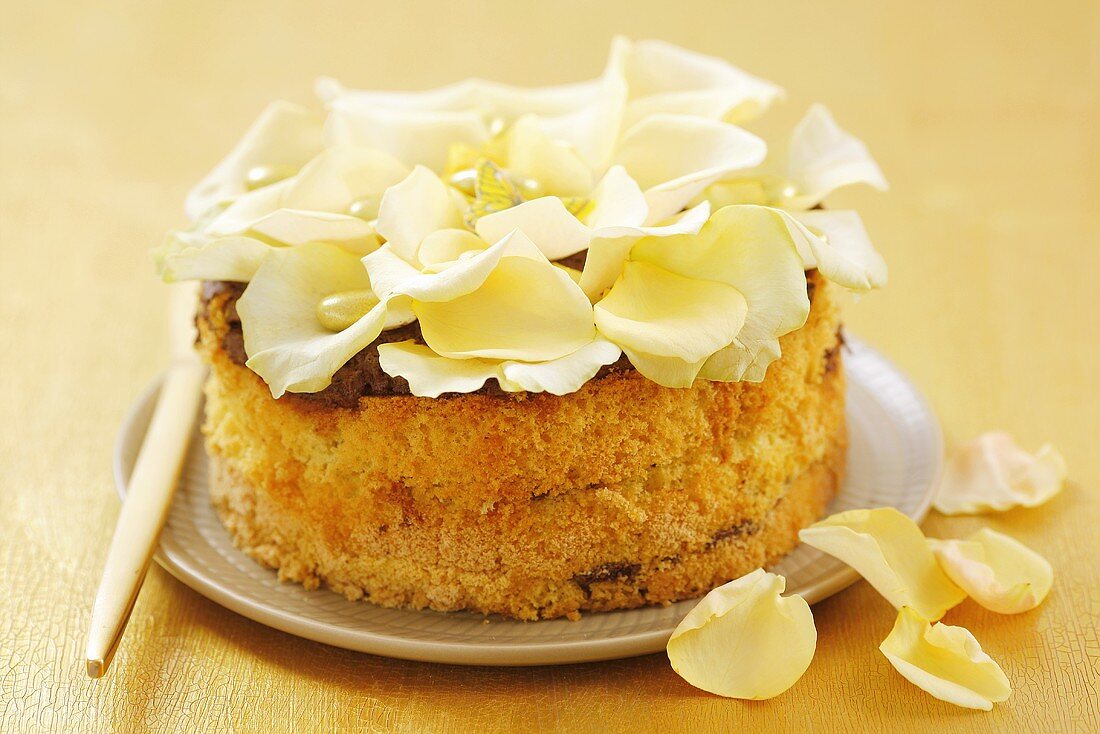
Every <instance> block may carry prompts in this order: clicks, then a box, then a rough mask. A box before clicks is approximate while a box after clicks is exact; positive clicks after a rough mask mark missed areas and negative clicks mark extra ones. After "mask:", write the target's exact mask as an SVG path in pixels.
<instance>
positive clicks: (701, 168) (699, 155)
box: [614, 114, 767, 224]
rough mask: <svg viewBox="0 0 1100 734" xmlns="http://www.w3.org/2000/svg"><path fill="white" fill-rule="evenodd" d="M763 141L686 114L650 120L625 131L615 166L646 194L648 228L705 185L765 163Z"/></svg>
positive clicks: (740, 131)
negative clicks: (619, 167) (622, 169)
mask: <svg viewBox="0 0 1100 734" xmlns="http://www.w3.org/2000/svg"><path fill="white" fill-rule="evenodd" d="M766 152H767V146H766V145H765V143H764V141H763V140H761V139H760V138H758V137H756V136H755V135H753V134H752V133H750V132H747V131H746V130H742V129H741V128H739V127H736V126H735V125H730V124H727V123H723V122H717V121H714V120H708V119H706V118H702V117H691V116H689V115H667V114H661V115H653V116H650V117H646V118H645V119H643V120H641V121H640V122H639V123H637V124H636V125H634V126H633V127H632V128H630V129H629V130H627V132H626V133H625V134H624V135H623V138H622V140H621V141H620V143H619V149H618V150H617V151H616V153H615V161H614V162H615V163H617V164H619V165H622V166H623V167H624V168H625V169H626V171H627V173H629V174H630V175H631V177H633V178H634V180H635V181H637V182H638V185H639V186H641V187H642V189H643V190H644V191H645V196H646V201H647V202H648V204H649V217H648V221H647V222H646V223H647V224H654V223H656V222H660V221H661V220H664V219H667V218H668V217H671V216H672V215H674V214H677V213H678V212H680V211H681V210H682V209H683V208H684V207H685V206H686V205H687V204H688V202H690V201H691V200H692V199H694V198H695V197H696V196H697V195H698V194H700V193H701V192H702V191H703V190H704V189H705V188H706V187H707V186H709V185H710V184H712V183H714V182H715V181H717V180H718V179H719V178H721V177H722V176H724V175H726V174H728V173H730V172H732V171H736V170H740V169H744V168H751V167H753V166H756V165H758V164H759V163H760V162H761V161H763V160H764V156H765V154H766Z"/></svg>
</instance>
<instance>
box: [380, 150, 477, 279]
mask: <svg viewBox="0 0 1100 734" xmlns="http://www.w3.org/2000/svg"><path fill="white" fill-rule="evenodd" d="M375 226H376V228H377V229H378V234H380V235H382V236H383V237H385V238H386V241H387V243H388V244H389V245H390V247H391V248H392V249H393V251H394V252H396V253H397V254H398V255H400V256H401V257H402V258H404V259H405V260H407V261H408V262H410V263H412V264H414V265H419V261H418V260H417V250H419V248H420V243H421V242H422V241H423V240H424V238H425V237H427V236H428V235H429V234H431V233H432V232H435V231H436V230H440V229H462V212H461V211H460V209H459V208H458V206H457V205H456V204H455V200H454V198H453V197H452V195H451V192H450V190H449V189H448V188H447V184H445V183H443V180H442V179H440V178H439V176H437V175H436V174H435V173H433V172H432V171H431V170H429V169H427V168H425V167H424V166H417V167H416V168H414V169H413V172H412V173H410V174H409V175H408V177H407V178H405V179H404V180H402V181H401V182H400V183H398V184H396V185H394V186H391V187H389V188H388V189H386V192H385V193H384V194H383V195H382V202H381V204H380V206H379V209H378V224H377V225H375Z"/></svg>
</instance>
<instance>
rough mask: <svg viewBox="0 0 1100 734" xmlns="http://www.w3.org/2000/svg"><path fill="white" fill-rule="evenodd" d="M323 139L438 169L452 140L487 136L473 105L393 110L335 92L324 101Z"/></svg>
mask: <svg viewBox="0 0 1100 734" xmlns="http://www.w3.org/2000/svg"><path fill="white" fill-rule="evenodd" d="M329 109H330V112H329V117H328V120H327V121H326V123H325V140H326V142H327V143H328V144H329V145H357V146H362V147H365V148H376V149H378V150H381V151H384V152H386V153H389V154H390V155H392V156H393V157H394V158H397V159H398V160H400V161H402V162H404V163H405V164H406V165H409V166H413V165H423V166H427V167H428V168H430V169H431V170H433V171H442V170H443V169H444V168H445V167H446V165H447V156H448V153H449V151H450V149H451V146H452V145H455V144H457V143H464V144H466V145H469V146H471V147H473V148H480V147H481V146H482V145H483V144H484V143H485V142H486V141H487V140H488V139H489V130H488V127H487V126H486V124H485V121H484V120H483V118H482V115H481V114H480V113H479V112H477V111H474V110H440V111H425V110H398V109H385V108H381V107H367V106H363V105H355V104H352V103H350V102H349V101H348V100H347V99H346V98H336V99H334V100H332V101H331V102H330V103H329Z"/></svg>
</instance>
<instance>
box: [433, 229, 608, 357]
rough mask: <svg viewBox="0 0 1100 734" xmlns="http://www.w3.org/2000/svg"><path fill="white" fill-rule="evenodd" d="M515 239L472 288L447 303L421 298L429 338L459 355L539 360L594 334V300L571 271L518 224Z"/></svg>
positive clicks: (567, 351)
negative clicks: (556, 264) (524, 246)
mask: <svg viewBox="0 0 1100 734" xmlns="http://www.w3.org/2000/svg"><path fill="white" fill-rule="evenodd" d="M511 239H512V240H513V241H515V243H517V244H518V243H519V241H520V240H521V239H522V240H525V241H526V243H528V244H529V245H530V247H531V251H530V252H523V250H522V248H521V247H511V248H509V249H508V250H506V251H505V252H504V253H503V254H502V256H501V258H500V260H499V262H498V263H497V264H496V267H495V268H493V270H492V272H490V273H489V275H488V276H487V277H486V278H485V280H484V281H483V282H482V283H480V284H479V285H478V287H477V288H475V289H474V290H472V291H470V292H469V293H466V294H463V295H461V296H458V297H455V298H451V299H448V300H447V301H446V302H439V301H425V300H421V299H415V297H414V302H413V311H414V313H415V314H416V317H417V319H418V320H419V321H420V329H421V332H422V334H423V336H424V341H425V342H426V343H427V344H428V346H430V347H431V348H432V349H433V350H434V351H435V352H436V353H437V354H439V355H441V356H444V357H453V358H457V359H462V358H467V357H480V358H486V359H502V360H520V361H525V362H541V361H545V360H551V359H558V358H559V357H564V356H566V355H567V354H571V353H573V352H575V351H576V350H578V349H580V348H581V347H582V346H584V345H585V344H587V343H589V342H591V341H592V339H593V338H594V337H595V334H596V328H595V326H594V324H593V313H592V304H591V302H590V301H589V300H588V297H587V296H585V295H584V292H583V291H582V290H581V289H580V287H579V286H578V285H577V284H576V283H575V282H574V281H573V279H572V278H570V277H569V274H568V273H566V272H564V271H563V270H561V269H560V268H556V267H554V266H553V265H552V264H550V261H549V260H547V259H546V258H545V257H544V256H543V255H542V253H541V252H539V250H538V249H537V248H535V246H534V245H533V244H532V243H530V241H529V240H527V239H526V238H525V237H523V236H522V233H520V232H519V231H518V230H517V231H516V232H515V233H514V234H513V236H512V237H511Z"/></svg>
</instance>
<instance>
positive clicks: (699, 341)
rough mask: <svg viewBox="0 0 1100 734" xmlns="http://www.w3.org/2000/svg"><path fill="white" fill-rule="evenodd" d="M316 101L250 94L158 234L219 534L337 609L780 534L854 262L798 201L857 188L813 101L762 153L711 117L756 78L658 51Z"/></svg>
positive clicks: (833, 399)
mask: <svg viewBox="0 0 1100 734" xmlns="http://www.w3.org/2000/svg"><path fill="white" fill-rule="evenodd" d="M319 91H320V94H321V96H322V98H323V99H324V101H325V103H326V112H325V113H324V114H319V113H315V112H312V111H310V110H307V109H305V108H298V107H296V106H291V105H286V104H279V105H275V106H273V107H271V108H269V109H268V110H267V111H266V112H265V113H264V115H263V116H261V119H260V120H259V121H257V123H256V124H255V125H254V126H253V128H252V129H251V130H250V131H249V133H248V134H247V135H246V137H245V139H244V140H243V141H242V143H241V144H240V145H238V147H237V148H236V149H235V150H234V151H233V152H232V153H231V154H230V155H229V157H227V158H226V159H225V161H223V162H222V163H221V164H220V165H219V166H218V167H217V168H216V169H215V170H214V171H213V172H212V173H211V174H210V176H208V177H207V179H206V180H204V181H203V182H202V183H201V184H200V185H199V186H198V187H197V188H196V189H195V190H194V191H193V192H192V195H191V197H190V198H189V200H188V209H189V213H190V214H191V216H192V219H193V223H192V226H191V227H190V228H189V229H187V230H185V231H181V232H176V233H173V234H172V235H171V236H170V237H169V239H168V241H167V242H166V244H165V245H164V246H162V247H161V248H160V249H159V251H158V252H157V259H158V264H159V267H160V271H161V274H162V276H163V277H164V278H165V279H166V280H169V281H173V280H182V279H193V280H201V281H203V289H202V297H201V303H200V308H199V311H198V315H197V317H196V323H197V326H198V334H199V338H198V344H197V346H198V349H199V351H200V352H201V354H202V356H203V358H204V359H205V360H206V362H207V363H208V364H209V367H210V376H209V379H208V382H207V385H206V404H205V411H206V418H205V424H204V429H203V430H204V434H205V437H206V450H207V452H208V454H209V459H210V466H211V477H210V479H211V482H210V487H211V497H212V501H213V503H214V506H215V507H216V508H217V510H218V513H219V516H220V517H221V519H222V521H223V523H224V524H225V526H226V528H227V529H228V531H229V533H230V535H231V536H232V537H233V540H234V542H235V543H236V545H237V546H238V547H239V548H240V549H241V550H243V551H244V552H245V553H247V554H248V555H250V556H251V557H253V558H254V559H256V560H257V561H259V562H260V563H262V564H265V565H267V566H270V567H271V568H275V569H277V570H278V573H279V577H280V578H281V579H283V580H287V581H294V582H298V583H301V584H303V585H304V586H305V587H306V588H310V589H312V588H317V587H318V586H320V585H321V584H325V585H327V586H328V587H330V588H332V589H333V590H335V591H337V592H340V593H342V594H344V595H345V596H347V597H348V598H349V599H353V600H359V599H362V600H365V601H368V602H371V603H375V604H379V605H383V606H388V607H404V608H415V609H423V608H430V609H434V610H438V611H456V610H472V611H476V612H480V613H484V614H493V613H496V614H501V615H505V616H508V617H513V618H518V619H524V620H536V619H546V618H554V617H562V616H565V617H570V618H576V617H577V616H578V615H579V614H580V613H581V612H584V611H607V610H614V609H626V608H632V607H638V606H642V605H647V604H664V603H669V602H673V601H677V600H681V599H687V598H693V597H697V596H700V595H702V594H704V593H706V592H707V591H709V590H710V589H712V588H714V587H715V586H717V585H719V584H722V583H724V582H726V581H729V580H731V579H735V578H738V577H740V576H742V575H744V574H746V573H748V572H750V571H752V570H753V569H755V568H758V567H760V566H763V565H766V564H769V563H772V562H774V561H776V560H777V559H779V558H781V557H782V556H783V555H784V554H786V553H788V552H790V551H791V549H792V548H794V546H795V545H796V544H797V543H798V531H799V530H800V529H802V528H804V527H806V526H807V525H809V524H811V523H813V522H814V521H816V520H817V519H818V518H819V517H820V516H821V515H822V514H823V512H824V510H825V507H826V505H827V503H828V502H829V501H830V499H831V498H832V497H833V496H834V495H835V493H836V492H837V490H838V488H839V485H840V482H841V480H842V477H843V472H844V461H845V454H846V444H847V440H846V426H845V420H844V374H843V367H842V355H841V346H842V345H843V339H842V336H841V330H840V315H839V301H840V299H841V297H842V295H843V293H844V291H846V290H849V291H866V290H870V289H872V288H875V287H878V286H880V285H882V284H883V283H884V282H885V266H884V264H883V263H882V260H881V258H880V257H879V256H878V255H877V253H876V252H875V251H874V249H873V247H872V246H871V245H870V242H869V241H868V239H867V237H866V233H865V231H864V230H863V228H862V225H861V224H860V223H859V219H858V216H857V215H856V214H855V213H854V212H849V211H833V210H825V209H822V208H821V206H820V204H821V201H822V199H823V198H824V196H825V195H826V194H827V193H828V192H829V191H831V190H833V189H834V188H836V187H838V186H841V185H845V184H850V183H857V182H865V183H869V184H872V185H875V186H879V187H882V186H884V182H883V181H882V180H881V173H879V171H878V168H877V166H876V165H875V164H874V161H873V160H872V159H871V158H870V156H869V154H868V153H867V152H866V149H865V148H864V147H863V146H862V144H860V143H859V142H858V141H857V140H855V139H854V138H852V137H851V136H850V135H848V134H847V133H845V132H844V131H843V130H841V129H840V128H839V127H837V126H836V124H835V122H833V120H832V118H831V117H830V116H829V115H828V113H827V112H825V111H824V108H821V107H814V108H811V110H810V112H809V113H808V114H807V116H806V118H804V119H803V121H802V122H801V123H799V125H798V127H796V129H795V131H794V132H793V133H792V135H791V140H790V143H789V146H788V148H789V149H788V151H787V153H786V155H785V156H781V158H782V160H784V161H785V164H783V165H780V164H778V163H773V156H772V155H770V154H768V153H767V146H766V144H765V143H764V142H763V141H762V140H761V139H760V138H758V137H756V136H755V135H752V134H751V133H749V132H747V131H745V130H744V129H743V128H742V127H740V126H739V125H738V124H735V123H740V122H742V121H744V120H745V119H747V118H748V117H751V116H752V115H755V114H757V113H759V112H760V111H762V110H763V109H764V108H766V107H767V105H768V104H769V103H770V102H771V101H772V100H773V99H774V98H776V97H778V96H779V90H778V88H777V87H774V85H771V84H770V83H768V82H764V81H763V80H759V79H757V78H755V77H751V76H749V75H747V74H745V73H744V72H741V71H740V70H737V69H735V68H733V67H731V66H729V65H728V64H726V63H725V62H722V61H719V60H717V59H713V58H710V57H703V56H699V55H697V54H692V53H690V52H687V51H684V50H682V49H677V48H675V47H672V46H669V45H667V44H663V43H660V42H640V43H631V42H628V41H625V40H622V39H619V40H617V41H616V43H615V46H614V48H613V50H612V57H611V60H610V61H609V63H608V67H607V69H606V70H605V72H604V74H603V75H602V76H601V77H600V78H598V79H597V80H594V81H593V82H587V83H580V84H576V85H569V86H567V87H558V88H544V89H537V88H536V89H520V88H511V87H505V86H503V85H497V84H492V83H489V82H480V81H476V80H474V81H470V82H465V83H462V84H460V85H456V86H453V87H448V88H444V89H442V90H431V91H428V92H418V93H410V94H407V95H406V94H397V93H382V92H366V91H358V90H347V89H344V88H343V87H340V86H339V85H337V84H336V83H335V82H332V81H331V80H325V81H323V82H321V83H320V84H319ZM692 99H696V100H697V101H698V100H701V99H705V100H707V104H705V105H701V104H698V103H692V102H691V100H692ZM681 106H684V109H680V107H681ZM582 113H583V114H582ZM601 115H604V116H606V117H607V119H604V118H603V117H601ZM592 119H596V120H597V121H598V122H599V124H590V123H591V120H592ZM585 120H588V123H586V122H585Z"/></svg>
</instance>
